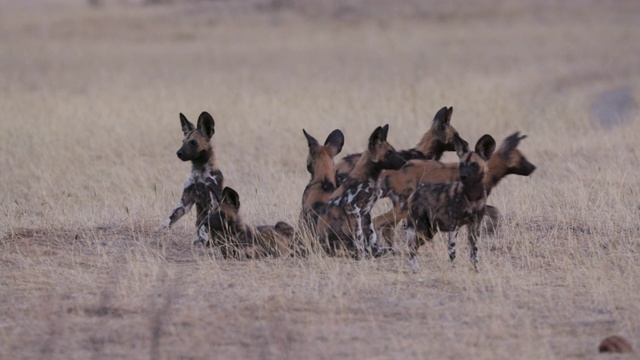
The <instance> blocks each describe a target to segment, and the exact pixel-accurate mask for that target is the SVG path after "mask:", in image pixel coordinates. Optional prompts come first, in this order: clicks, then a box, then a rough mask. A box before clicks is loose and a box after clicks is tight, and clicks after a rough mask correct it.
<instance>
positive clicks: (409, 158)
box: [162, 107, 536, 271]
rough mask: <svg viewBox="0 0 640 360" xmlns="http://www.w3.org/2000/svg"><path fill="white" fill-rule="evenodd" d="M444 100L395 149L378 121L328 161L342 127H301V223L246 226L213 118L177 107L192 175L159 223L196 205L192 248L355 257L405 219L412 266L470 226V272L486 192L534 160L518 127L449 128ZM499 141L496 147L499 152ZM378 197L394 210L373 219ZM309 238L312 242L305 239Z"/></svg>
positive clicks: (340, 141) (370, 253)
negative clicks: (355, 147) (437, 240)
mask: <svg viewBox="0 0 640 360" xmlns="http://www.w3.org/2000/svg"><path fill="white" fill-rule="evenodd" d="M452 112H453V109H452V108H451V107H443V108H442V109H440V110H439V111H438V112H437V113H436V114H435V116H434V118H433V121H432V123H431V126H430V127H429V129H428V130H427V131H426V132H425V133H424V135H423V136H422V138H421V139H420V141H419V142H418V144H417V145H416V146H415V147H414V148H412V149H409V150H402V151H397V150H395V149H394V147H393V146H391V144H389V142H387V134H388V132H389V125H384V126H379V127H377V128H376V129H375V130H374V131H373V132H372V133H371V134H370V136H369V140H368V143H367V147H366V149H364V151H363V152H362V153H357V154H351V155H348V156H346V157H344V158H342V159H341V160H340V161H339V162H338V163H337V164H334V159H335V157H336V156H337V155H338V154H340V152H341V151H342V147H343V145H344V134H343V133H342V132H341V131H340V130H334V131H332V132H331V133H330V134H329V135H328V136H327V138H326V140H325V142H324V144H321V143H320V142H319V141H318V140H317V139H316V138H314V137H313V136H311V135H310V134H309V133H307V132H306V131H305V130H304V129H303V131H302V132H303V134H304V136H305V138H306V140H307V144H308V147H309V154H308V156H307V171H308V172H309V173H310V174H311V180H310V181H309V184H308V185H307V186H306V187H305V189H304V192H303V194H302V210H301V213H300V220H299V224H298V229H297V230H296V229H295V228H294V227H293V226H291V225H290V224H287V223H286V222H283V221H279V222H277V223H276V224H275V225H261V226H250V225H247V224H246V223H245V222H244V221H243V220H242V217H241V214H240V196H239V195H238V193H237V192H236V191H235V190H233V189H232V188H230V187H227V186H225V181H224V177H223V175H222V172H221V171H220V169H219V168H218V165H217V163H216V155H215V153H214V151H213V148H212V146H211V138H212V137H213V135H214V133H215V122H214V120H213V117H212V116H211V115H210V114H209V113H207V112H203V113H202V114H200V117H199V118H198V122H197V125H195V126H194V124H192V123H191V122H190V121H189V120H188V119H187V118H186V117H185V116H184V115H183V114H180V124H181V125H182V132H183V134H184V139H183V143H182V147H180V149H179V150H178V151H177V156H178V158H179V159H180V160H182V161H190V162H191V164H192V168H191V173H190V174H189V177H188V179H187V181H186V182H185V184H184V191H183V193H182V197H181V198H180V200H179V202H178V204H177V206H176V207H175V208H174V209H173V211H172V212H171V214H170V215H169V217H168V218H167V219H166V220H165V221H164V222H163V223H162V228H165V229H168V228H169V227H171V225H173V223H175V222H176V221H177V220H178V219H180V218H181V217H182V216H183V215H184V214H186V213H187V212H189V210H191V207H192V206H193V205H194V204H195V206H196V232H197V239H196V240H195V242H194V244H195V245H203V246H214V247H219V248H220V251H221V253H222V255H223V256H224V257H225V258H236V259H257V258H263V257H275V256H305V255H306V254H308V253H309V251H319V252H321V253H324V254H326V255H328V256H348V257H353V258H356V259H360V258H371V257H379V256H382V255H385V254H388V253H394V252H395V249H397V248H398V246H397V245H396V243H395V241H396V237H399V238H400V239H402V238H403V236H396V235H397V234H399V232H398V231H397V230H396V226H397V225H398V224H400V223H404V225H405V229H404V233H405V236H404V239H403V240H404V241H406V246H407V247H408V253H409V262H410V265H411V268H412V270H413V271H417V270H418V263H417V254H418V249H419V248H420V246H421V245H423V244H425V242H427V241H430V240H432V239H433V237H434V236H435V234H436V233H437V232H438V231H443V232H448V252H449V258H450V260H451V261H452V262H453V260H454V259H455V257H456V248H455V247H456V236H457V233H458V230H459V229H460V228H461V227H462V226H466V227H467V234H468V235H467V238H468V242H469V248H470V253H471V263H472V264H473V266H474V268H476V269H477V263H478V247H477V245H478V237H479V234H480V224H481V221H482V220H483V218H484V217H485V214H486V215H487V217H486V222H487V226H486V227H487V229H488V230H491V229H493V228H494V227H495V226H497V224H498V221H499V211H498V210H497V209H496V208H495V207H493V206H490V205H487V204H486V203H487V197H488V196H489V194H490V193H491V190H492V189H493V188H494V187H495V186H496V185H497V184H498V183H499V182H500V180H501V179H502V178H504V177H505V176H507V175H509V174H516V175H522V176H528V175H530V174H531V173H532V172H533V171H534V170H535V168H536V167H535V166H534V165H533V164H531V163H530V162H529V161H528V160H527V159H526V158H525V156H524V155H523V154H522V153H521V152H520V151H519V150H518V145H519V143H520V141H521V140H522V139H524V138H525V137H526V136H520V134H519V132H516V133H514V134H512V135H510V136H508V137H507V138H506V139H504V140H503V142H502V144H500V146H499V147H497V145H496V142H495V140H494V139H493V137H491V136H490V135H483V136H482V137H481V138H480V139H479V140H478V141H477V142H476V144H475V147H474V148H473V149H469V144H468V143H467V141H465V140H464V139H463V138H462V137H461V136H460V135H459V133H458V131H457V130H456V129H455V128H454V127H453V126H451V115H452ZM496 147H497V149H496ZM445 151H455V152H456V154H457V155H458V157H459V158H460V161H459V162H455V163H444V162H441V161H440V159H441V157H442V155H443V153H444V152H445ZM381 198H389V199H390V200H391V202H392V209H391V210H389V211H388V212H386V213H384V214H381V215H379V216H377V217H375V218H372V215H371V210H372V208H373V207H374V205H375V204H376V202H377V201H378V200H379V199H381ZM303 239H312V241H310V242H309V241H303Z"/></svg>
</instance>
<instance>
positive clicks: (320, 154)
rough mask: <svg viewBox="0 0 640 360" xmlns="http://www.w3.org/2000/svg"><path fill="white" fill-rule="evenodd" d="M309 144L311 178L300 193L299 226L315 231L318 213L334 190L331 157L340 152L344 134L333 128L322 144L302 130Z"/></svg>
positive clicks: (308, 163)
mask: <svg viewBox="0 0 640 360" xmlns="http://www.w3.org/2000/svg"><path fill="white" fill-rule="evenodd" d="M302 132H303V133H304V136H305V137H306V138H307V143H308V145H309V156H307V171H309V173H310V174H311V180H310V181H309V184H307V186H306V187H305V189H304V193H303V194H302V211H301V213H300V227H301V229H302V230H309V231H311V232H312V233H313V232H315V225H316V223H317V221H318V214H319V213H320V211H321V210H322V209H323V208H324V207H325V205H326V204H327V202H328V201H329V199H330V198H331V194H333V192H334V191H336V189H337V186H336V177H335V173H336V172H335V167H334V165H333V158H334V157H335V156H336V155H338V154H339V153H340V151H341V150H342V145H344V135H343V134H342V131H340V130H337V129H336V130H333V131H332V132H331V134H329V136H328V137H327V140H326V141H325V142H324V145H320V143H318V140H316V139H315V138H314V137H313V136H311V135H309V134H308V133H307V132H306V131H305V130H304V129H303V130H302Z"/></svg>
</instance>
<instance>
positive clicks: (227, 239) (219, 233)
mask: <svg viewBox="0 0 640 360" xmlns="http://www.w3.org/2000/svg"><path fill="white" fill-rule="evenodd" d="M239 210H240V196H239V195H238V193H237V192H236V191H235V190H233V189H232V188H230V187H226V188H224V190H223V191H222V198H221V199H220V205H219V206H218V209H217V210H216V211H214V212H212V213H211V214H209V217H208V219H207V220H208V221H206V222H205V226H206V228H207V229H208V231H209V232H210V233H211V243H210V245H214V246H220V248H221V250H222V255H223V256H224V257H225V258H228V257H233V258H236V259H243V258H246V259H258V258H263V257H279V256H292V255H293V253H294V250H295V249H294V242H293V237H294V229H293V227H292V226H291V225H289V224H287V223H286V222H284V221H278V222H277V223H276V224H275V225H274V226H270V225H261V226H257V227H250V226H247V225H245V223H244V222H243V221H242V218H241V217H240V214H239V213H238V212H239Z"/></svg>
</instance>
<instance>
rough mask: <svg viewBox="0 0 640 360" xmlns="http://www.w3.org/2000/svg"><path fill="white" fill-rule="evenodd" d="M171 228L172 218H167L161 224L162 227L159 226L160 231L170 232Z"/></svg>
mask: <svg viewBox="0 0 640 360" xmlns="http://www.w3.org/2000/svg"><path fill="white" fill-rule="evenodd" d="M170 227H171V218H166V219H165V220H164V221H163V222H162V223H161V224H160V226H158V230H163V231H165V230H169V228H170Z"/></svg>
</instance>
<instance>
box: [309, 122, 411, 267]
mask: <svg viewBox="0 0 640 360" xmlns="http://www.w3.org/2000/svg"><path fill="white" fill-rule="evenodd" d="M388 131H389V125H385V126H384V127H378V128H377V129H376V130H375V131H374V132H373V133H372V134H371V136H370V137H369V145H368V148H367V150H366V151H365V152H364V153H363V154H362V156H361V157H360V160H359V161H358V163H357V164H356V166H355V168H354V169H353V171H351V173H350V174H349V176H348V177H347V178H346V179H345V181H344V182H343V183H342V184H341V185H340V187H339V188H338V189H337V190H336V191H335V192H334V193H333V194H332V195H331V198H330V199H329V202H328V203H327V205H326V206H325V207H324V208H323V210H322V212H321V214H320V217H319V218H318V223H317V234H318V238H319V242H320V245H321V247H322V248H323V249H324V250H325V251H326V252H327V253H328V254H331V255H335V254H336V250H337V249H339V248H345V249H346V250H347V251H349V252H351V253H353V254H355V256H356V257H358V258H360V257H361V256H362V255H363V254H365V251H366V254H367V255H371V254H374V253H375V252H376V250H377V249H376V248H377V243H376V233H375V231H373V224H372V222H371V215H370V211H371V208H372V207H373V205H374V204H375V202H376V201H377V200H378V198H379V197H380V191H379V189H378V186H377V181H378V177H379V176H380V173H381V172H382V170H384V169H399V168H400V167H401V166H402V165H403V164H404V163H405V160H404V159H402V157H401V156H400V155H399V154H398V153H397V152H396V151H395V150H394V149H393V147H392V146H391V145H390V144H389V143H388V142H387V133H388Z"/></svg>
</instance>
